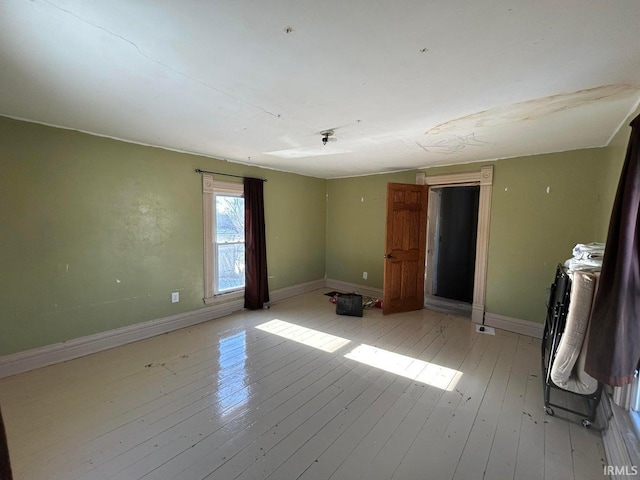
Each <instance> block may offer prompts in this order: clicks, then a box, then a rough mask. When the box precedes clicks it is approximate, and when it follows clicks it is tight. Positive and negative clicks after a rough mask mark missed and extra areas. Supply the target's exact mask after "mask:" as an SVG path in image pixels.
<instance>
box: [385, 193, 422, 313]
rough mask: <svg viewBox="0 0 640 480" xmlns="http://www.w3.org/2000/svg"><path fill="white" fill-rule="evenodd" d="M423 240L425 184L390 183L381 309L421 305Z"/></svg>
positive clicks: (412, 308) (408, 307)
mask: <svg viewBox="0 0 640 480" xmlns="http://www.w3.org/2000/svg"><path fill="white" fill-rule="evenodd" d="M426 242H427V186H425V185H410V184H404V183H389V184H388V185H387V241H386V251H385V260H384V302H383V306H382V312H383V313H385V314H387V313H395V312H408V311H410V310H419V309H421V308H422V307H423V304H424V260H425V249H426Z"/></svg>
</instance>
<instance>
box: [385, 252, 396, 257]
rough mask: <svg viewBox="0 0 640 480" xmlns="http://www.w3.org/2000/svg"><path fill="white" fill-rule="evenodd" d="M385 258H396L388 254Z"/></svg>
mask: <svg viewBox="0 0 640 480" xmlns="http://www.w3.org/2000/svg"><path fill="white" fill-rule="evenodd" d="M384 258H394V257H393V255H391V254H390V253H387V254H386V255H385V256H384Z"/></svg>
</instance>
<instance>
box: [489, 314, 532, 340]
mask: <svg viewBox="0 0 640 480" xmlns="http://www.w3.org/2000/svg"><path fill="white" fill-rule="evenodd" d="M484 324H485V325H488V326H490V327H494V328H499V329H501V330H507V331H509V332H513V333H519V334H522V335H529V336H530V337H534V338H542V334H543V332H544V325H542V324H541V323H536V322H530V321H528V320H520V319H519V318H513V317H507V316H505V315H499V314H497V313H489V312H487V313H485V314H484Z"/></svg>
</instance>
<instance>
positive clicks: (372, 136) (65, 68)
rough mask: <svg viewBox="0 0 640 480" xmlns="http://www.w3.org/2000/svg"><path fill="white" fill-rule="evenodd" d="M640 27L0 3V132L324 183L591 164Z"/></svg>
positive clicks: (590, 16) (559, 5) (343, 5)
mask: <svg viewBox="0 0 640 480" xmlns="http://www.w3.org/2000/svg"><path fill="white" fill-rule="evenodd" d="M639 26H640V3H639V2H638V0H615V1H609V2H605V1H602V0H562V1H558V0H538V1H531V0H520V1H513V0H510V1H508V0H467V1H455V2H451V1H444V0H441V1H437V0H431V1H429V0H419V1H394V2H392V1H388V2H384V1H374V0H323V1H317V0H295V1H294V0H290V1H283V0H274V1H269V2H265V1H248V0H235V1H234V0H228V1H194V0H182V1H176V0H174V1H167V0H147V1H141V0H109V1H100V0H92V1H86V0H85V1H82V0H31V1H26V0H2V1H1V2H0V115H5V116H10V117H14V118H21V119H26V120H30V121H35V122H41V123H45V124H51V125H57V126H61V127H65V128H71V129H77V130H81V131H86V132H91V133H95V134H99V135H105V136H109V137H115V138H120V139H124V140H128V141H133V142H138V143H143V144H149V145H156V146H161V147H165V148H170V149H175V150H180V151H187V152H193V153H199V154H205V155H210V156H213V157H217V158H224V159H227V160H230V161H234V162H241V163H247V164H251V165H258V166H263V167H266V168H273V169H277V170H284V171H289V172H295V173H300V174H304V175H312V176H316V177H322V178H334V177H342V176H350V175H362V174H369V173H379V172H387V171H397V170H406V169H412V168H418V167H425V166H432V165H445V164H453V163H460V162H472V161H482V160H489V159H496V158H509V157H515V156H522V155H529V154H536V153H547V152H556V151H565V150H572V149H578V148H587V147H598V146H604V145H607V143H608V142H609V141H610V139H611V137H612V136H613V135H614V134H615V133H616V131H617V130H618V129H619V127H620V126H621V124H622V123H623V122H624V121H625V119H626V117H627V116H628V114H629V113H630V112H631V111H633V110H634V109H635V107H636V106H637V104H638V101H639V99H640V27H639ZM331 128H333V129H335V136H334V137H335V139H336V141H335V142H329V143H328V144H327V145H326V146H323V145H322V142H321V136H320V132H321V131H322V130H326V129H331Z"/></svg>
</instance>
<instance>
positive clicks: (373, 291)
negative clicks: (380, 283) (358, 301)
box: [324, 278, 382, 299]
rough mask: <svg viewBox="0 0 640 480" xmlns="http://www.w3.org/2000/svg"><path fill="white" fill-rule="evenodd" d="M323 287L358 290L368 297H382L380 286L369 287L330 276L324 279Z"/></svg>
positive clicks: (343, 290) (346, 290)
mask: <svg viewBox="0 0 640 480" xmlns="http://www.w3.org/2000/svg"><path fill="white" fill-rule="evenodd" d="M324 286H325V287H327V288H333V289H335V290H338V291H342V292H349V293H351V292H358V293H359V294H360V295H366V296H368V297H375V298H378V299H382V289H381V288H371V287H367V286H365V285H358V284H357V283H349V282H343V281H341V280H333V279H331V278H327V279H326V280H325V285H324Z"/></svg>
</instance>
